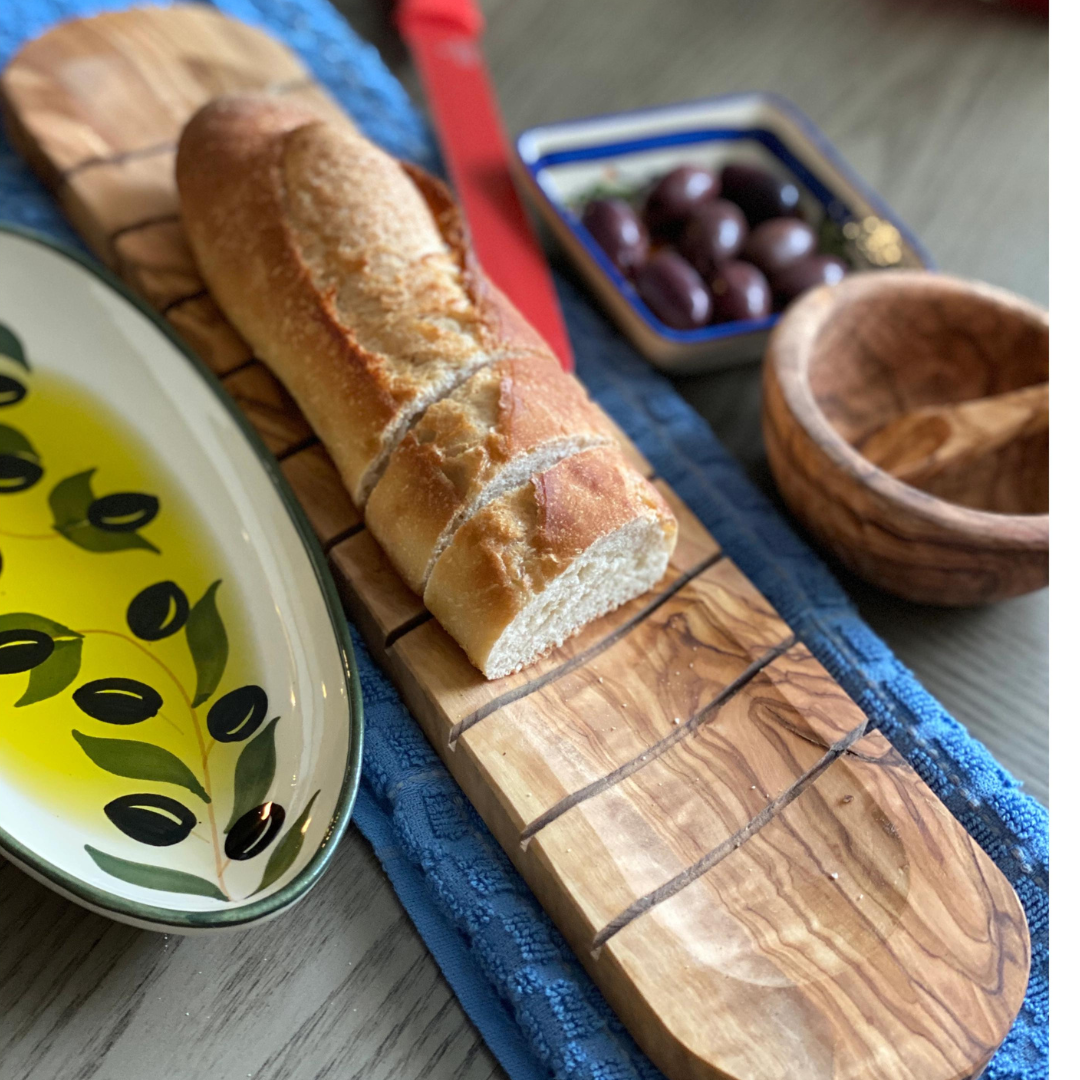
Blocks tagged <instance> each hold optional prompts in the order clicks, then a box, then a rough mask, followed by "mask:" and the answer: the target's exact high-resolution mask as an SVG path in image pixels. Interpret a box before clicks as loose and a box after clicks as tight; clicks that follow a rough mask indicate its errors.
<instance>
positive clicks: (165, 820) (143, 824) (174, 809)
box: [105, 792, 195, 847]
mask: <svg viewBox="0 0 1080 1080" xmlns="http://www.w3.org/2000/svg"><path fill="white" fill-rule="evenodd" d="M105 816H106V817H107V818H108V819H109V820H110V821H111V822H112V823H113V824H114V825H115V826H116V827H117V828H118V829H119V830H120V831H121V832H122V833H126V834H127V835H128V836H130V837H131V839H132V840H138V841H139V843H140V844H150V845H151V846H153V847H171V846H172V845H173V844H179V843H180V841H181V840H186V839H187V837H188V834H189V833H190V832H191V830H192V829H194V828H195V815H194V814H193V813H192V812H191V811H190V810H189V809H188V808H187V807H186V806H185V805H184V804H183V803H182V802H177V801H176V800H175V799H170V798H169V796H168V795H153V794H150V793H149V792H147V793H145V794H138V795H121V796H120V798H119V799H113V801H112V802H111V803H106V805H105Z"/></svg>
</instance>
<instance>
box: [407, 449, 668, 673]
mask: <svg viewBox="0 0 1080 1080" xmlns="http://www.w3.org/2000/svg"><path fill="white" fill-rule="evenodd" d="M676 532H677V526H676V522H675V518H674V516H673V515H672V513H671V511H670V510H669V509H668V507H667V505H666V504H665V502H664V500H663V498H662V497H661V496H660V494H659V492H657V491H656V489H655V488H654V487H653V486H652V485H651V484H650V483H649V482H648V481H647V480H645V479H644V478H643V477H642V476H641V475H640V474H639V473H637V472H636V471H635V470H634V469H633V468H631V466H630V465H629V464H628V463H627V462H626V461H625V459H624V458H623V456H622V454H621V453H620V452H619V451H618V450H616V449H613V448H611V447H606V446H605V447H599V448H597V449H594V450H588V451H586V452H584V453H581V454H577V455H576V456H574V457H569V458H565V459H564V460H563V461H560V462H559V463H558V464H556V465H555V466H554V467H552V468H551V469H548V470H547V471H546V472H544V473H541V474H539V475H537V476H534V477H532V479H531V480H530V481H529V482H528V483H526V484H523V485H521V486H520V487H518V488H515V489H514V490H512V491H509V492H507V493H506V494H504V495H502V496H500V497H499V498H497V499H495V500H493V501H492V502H490V503H489V504H488V505H487V506H485V507H484V508H483V509H482V510H480V511H479V512H478V513H477V514H476V515H475V516H474V517H472V518H471V519H470V520H469V521H468V522H467V523H466V524H465V525H463V526H462V527H461V528H460V529H459V530H458V531H457V533H456V534H455V536H454V538H453V540H451V542H450V544H449V546H448V547H447V548H446V550H445V551H444V552H443V554H442V555H441V557H440V558H439V559H438V561H437V562H436V563H435V567H434V569H433V570H432V572H431V576H430V578H429V579H428V584H427V588H426V589H425V591H424V602H425V604H426V605H427V607H428V609H429V610H430V611H431V613H432V614H433V615H434V616H435V617H436V618H437V619H438V620H439V622H440V623H442V625H443V626H444V627H445V629H446V630H447V631H448V632H449V633H450V635H451V636H452V637H454V638H455V639H456V640H457V641H458V643H459V644H460V645H461V646H462V647H463V648H464V649H465V651H466V653H467V654H468V656H469V659H470V660H471V661H472V663H473V664H475V665H476V667H478V668H479V669H480V670H481V671H482V672H483V673H484V675H485V676H487V678H489V679H497V678H501V677H502V676H504V675H509V674H510V673H511V672H514V671H517V670H518V669H519V668H522V667H524V666H525V665H526V664H529V663H532V662H533V661H534V660H537V659H539V657H541V656H543V655H544V654H545V653H546V652H548V651H549V650H550V649H552V648H554V647H556V646H558V645H561V644H562V643H563V642H564V641H565V640H566V639H567V638H569V637H571V636H572V635H573V634H575V633H577V631H578V630H580V629H581V628H582V627H583V626H585V625H586V624H587V623H589V622H591V621H592V620H593V619H595V618H597V617H599V616H600V615H603V614H605V613H606V612H608V611H612V610H614V609H615V608H617V607H619V606H620V605H622V604H624V603H626V602H627V601H628V600H631V599H633V598H634V597H635V596H639V595H640V594H641V593H643V592H645V591H646V590H647V589H649V588H651V587H652V586H653V585H654V584H655V583H656V582H657V581H659V579H660V578H661V577H662V576H663V573H664V571H665V569H666V568H667V564H668V559H669V558H670V556H671V552H672V550H673V549H674V546H675V539H676Z"/></svg>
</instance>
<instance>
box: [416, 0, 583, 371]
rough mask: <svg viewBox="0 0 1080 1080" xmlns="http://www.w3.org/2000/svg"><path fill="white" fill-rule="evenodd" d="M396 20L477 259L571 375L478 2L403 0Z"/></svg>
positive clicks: (556, 303)
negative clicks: (484, 43) (484, 46)
mask: <svg viewBox="0 0 1080 1080" xmlns="http://www.w3.org/2000/svg"><path fill="white" fill-rule="evenodd" d="M396 21H397V26H398V29H399V31H400V32H401V36H402V37H403V38H404V39H405V41H406V43H407V44H408V46H409V51H410V52H411V53H412V57H413V61H414V63H415V64H416V67H417V68H418V70H419V72H420V78H421V82H422V83H423V86H424V90H425V92H426V94H427V99H428V102H429V104H430V107H431V112H432V115H433V117H434V120H435V126H436V128H437V129H438V132H439V141H440V145H441V147H442V152H443V158H444V160H445V161H446V164H447V167H448V168H449V171H450V179H451V181H452V182H453V185H454V187H455V188H456V190H457V195H458V198H459V199H460V200H461V205H462V208H463V209H464V211H465V218H466V220H467V221H468V223H469V230H470V232H471V234H472V240H473V246H474V247H475V249H476V253H477V257H478V258H479V260H480V263H481V265H482V266H483V267H484V270H485V271H486V272H487V274H488V275H489V276H490V277H491V279H492V281H494V282H495V284H496V285H498V287H499V288H500V289H502V291H503V292H504V293H506V295H507V296H509V297H510V299H511V300H512V301H513V302H514V304H515V305H516V306H517V308H518V309H519V310H520V311H521V312H522V314H523V315H524V316H525V317H526V318H527V319H528V320H529V321H530V322H531V323H532V324H533V326H535V327H536V329H537V330H538V331H539V332H540V334H541V335H542V336H543V337H544V340H545V341H547V343H548V344H549V345H550V346H551V347H552V349H553V350H554V351H555V354H556V355H557V356H558V357H559V359H560V361H561V362H562V365H563V367H564V368H566V369H567V370H568V371H569V370H571V369H572V368H573V366H574V357H573V352H572V351H571V348H570V339H569V338H568V336H567V333H566V325H565V323H564V322H563V318H562V311H561V310H560V308H559V301H558V298H557V297H556V295H555V286H554V283H553V282H552V279H551V271H550V270H549V268H548V264H547V261H546V259H545V258H544V253H543V251H541V249H540V245H539V243H538V242H537V239H536V236H535V235H534V234H533V231H532V226H531V225H530V223H529V219H528V217H527V216H526V214H525V209H524V207H523V206H522V205H521V200H520V199H519V198H518V194H517V191H516V189H515V188H514V182H513V180H512V178H511V175H510V158H509V149H508V146H507V141H506V135H505V133H504V131H503V126H502V120H501V118H500V116H499V108H498V104H497V103H496V101H495V94H494V91H493V88H492V85H491V80H490V79H489V77H488V73H487V68H486V66H485V63H484V57H483V54H482V52H481V51H480V38H481V36H482V34H483V29H484V17H483V15H482V14H481V12H480V10H479V9H478V8H477V6H476V4H475V3H473V0H400V2H399V3H398V6H397V19H396Z"/></svg>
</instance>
